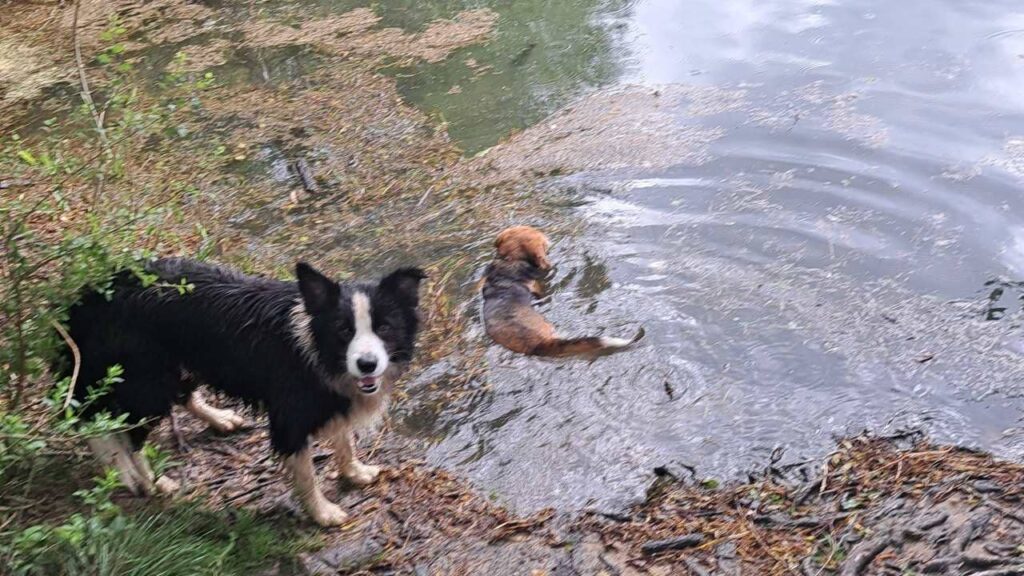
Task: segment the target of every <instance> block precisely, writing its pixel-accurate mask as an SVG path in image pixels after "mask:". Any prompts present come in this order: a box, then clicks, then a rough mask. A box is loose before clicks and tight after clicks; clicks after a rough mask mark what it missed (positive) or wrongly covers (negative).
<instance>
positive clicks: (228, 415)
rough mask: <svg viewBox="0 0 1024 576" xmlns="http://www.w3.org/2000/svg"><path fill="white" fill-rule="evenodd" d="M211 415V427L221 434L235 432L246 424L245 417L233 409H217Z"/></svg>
mask: <svg viewBox="0 0 1024 576" xmlns="http://www.w3.org/2000/svg"><path fill="white" fill-rule="evenodd" d="M211 416H212V417H211V418H210V420H209V423H210V427H211V428H213V429H214V430H216V431H217V432H220V433H221V434H227V433H229V432H234V431H235V430H238V429H239V428H241V427H242V425H243V424H245V419H244V418H242V417H241V416H239V415H238V414H235V413H234V412H233V411H231V410H223V409H221V410H217V411H216V412H215V413H214V414H212V415H211Z"/></svg>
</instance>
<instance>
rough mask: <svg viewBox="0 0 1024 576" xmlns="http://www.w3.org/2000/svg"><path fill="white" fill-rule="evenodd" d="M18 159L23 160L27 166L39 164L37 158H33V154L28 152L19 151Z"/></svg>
mask: <svg viewBox="0 0 1024 576" xmlns="http://www.w3.org/2000/svg"><path fill="white" fill-rule="evenodd" d="M18 158H21V159H22V160H23V161H24V162H25V164H28V165H29V166H35V165H36V164H38V163H39V161H38V160H36V157H35V156H33V155H32V153H31V152H29V151H28V150H19V151H18Z"/></svg>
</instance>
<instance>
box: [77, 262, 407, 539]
mask: <svg viewBox="0 0 1024 576" xmlns="http://www.w3.org/2000/svg"><path fill="white" fill-rule="evenodd" d="M147 271H148V272H149V273H152V274H154V275H155V276H156V277H157V278H158V280H157V282H155V283H153V284H151V285H149V286H148V287H147V286H143V284H142V282H140V281H139V280H138V278H137V277H136V276H135V275H134V274H132V273H128V272H125V273H122V274H120V275H119V276H118V277H117V278H116V279H115V282H114V286H113V290H112V294H108V295H104V294H100V293H89V294H86V295H85V296H84V297H83V299H82V301H81V302H80V303H78V304H76V305H75V306H74V307H73V308H72V309H71V311H70V318H69V327H70V335H71V337H72V339H73V340H74V341H75V343H76V344H77V346H78V347H79V350H80V352H81V366H80V375H79V379H78V386H77V387H76V390H75V395H76V397H77V398H78V399H79V400H80V401H84V400H85V398H86V397H87V396H88V391H87V388H88V387H89V386H91V385H93V384H94V383H96V382H99V381H100V380H102V379H103V378H104V376H105V375H106V374H107V368H108V367H109V366H111V365H114V364H120V365H121V366H122V368H123V369H124V373H123V379H122V381H120V382H116V383H114V384H113V385H112V386H111V388H110V389H109V391H108V392H106V393H105V394H104V395H103V396H101V397H100V398H99V399H97V400H95V401H93V402H92V403H90V404H88V405H87V407H86V413H85V416H86V417H89V416H92V415H95V414H96V413H98V412H101V411H108V412H110V413H112V414H114V415H118V414H127V416H128V422H130V423H131V424H134V425H135V426H134V427H132V428H130V429H129V430H128V431H127V432H125V433H120V434H115V435H111V436H106V437H100V438H93V439H91V440H90V442H89V444H90V446H91V447H92V449H93V451H94V452H95V453H96V455H97V457H98V458H99V459H100V460H101V461H102V462H104V463H105V464H106V465H108V466H113V467H114V468H116V469H117V471H118V473H119V476H120V479H121V481H122V483H123V484H124V485H125V486H126V487H127V488H129V489H130V490H132V491H133V492H135V493H136V494H140V493H141V494H153V493H154V492H157V491H163V492H166V491H173V490H175V489H176V486H175V485H174V483H173V481H170V480H169V479H167V478H161V479H159V480H158V479H156V478H154V477H153V472H152V470H151V469H150V467H149V464H148V463H147V462H146V460H145V458H144V456H143V454H142V452H141V451H140V449H141V447H142V444H143V442H144V441H145V438H146V436H147V434H148V433H149V431H150V430H151V429H152V427H153V426H155V425H156V424H157V422H158V421H159V420H160V419H161V418H162V417H165V416H167V415H168V414H169V413H170V410H171V407H172V405H173V404H175V403H183V404H185V405H186V407H187V408H188V409H189V410H190V411H191V412H192V413H193V414H195V415H196V416H197V417H199V418H200V419H202V420H204V421H205V422H207V423H209V424H210V425H211V426H212V427H213V428H215V429H218V430H221V431H230V430H233V429H235V428H236V427H237V426H239V425H240V424H241V422H242V421H241V418H239V417H238V416H237V415H236V414H234V413H233V412H231V411H230V410H222V409H217V408H214V407H212V406H209V405H208V404H206V402H204V401H203V398H202V397H201V396H200V395H199V393H198V391H197V390H196V387H197V386H198V385H199V384H200V383H201V384H206V385H207V386H209V387H211V388H213V389H216V390H219V391H221V392H223V393H225V394H227V395H229V396H232V397H235V398H240V399H242V400H244V401H245V402H246V403H248V404H250V405H254V406H259V407H262V408H263V409H265V410H266V412H267V414H268V416H269V424H270V444H271V447H272V449H273V450H274V451H275V452H276V453H278V454H279V455H281V456H282V457H283V458H284V461H285V464H286V467H287V468H288V469H289V471H290V473H291V479H292V485H293V488H294V491H295V494H296V496H297V497H298V499H299V500H300V501H301V503H302V505H303V507H304V508H305V510H306V511H307V512H308V514H309V515H310V516H311V517H312V518H313V520H314V521H316V522H317V523H318V524H320V525H323V526H331V525H337V524H340V523H342V522H344V521H345V520H346V518H347V515H346V514H345V513H344V512H343V511H342V510H341V508H340V507H339V506H337V505H336V504H334V503H332V502H330V501H328V500H327V498H325V497H324V495H323V493H322V492H321V491H320V489H319V487H318V486H317V482H316V478H315V476H314V469H313V461H312V459H311V456H310V439H311V437H314V436H320V437H326V438H328V439H330V440H331V441H332V443H333V447H334V461H335V463H336V465H337V467H338V471H339V473H340V474H341V475H342V476H343V477H345V478H346V479H348V480H349V481H351V482H353V483H355V484H359V485H363V484H368V483H370V482H373V481H374V479H375V478H376V477H377V475H378V473H379V472H380V469H379V468H378V467H377V466H369V465H366V464H363V463H362V462H360V461H359V459H358V458H357V457H356V456H355V453H354V446H353V443H352V430H353V428H356V427H363V426H367V425H370V424H371V423H372V422H373V421H374V420H375V419H376V418H377V417H378V416H379V415H380V414H381V413H382V412H383V410H384V409H385V406H386V403H387V399H388V396H389V394H390V392H391V389H392V385H393V383H394V381H395V379H396V378H397V377H398V375H399V374H400V373H401V372H402V370H403V369H404V368H405V367H406V366H407V364H408V363H409V361H410V360H411V358H412V354H413V348H414V345H415V338H416V332H417V329H418V325H419V316H418V312H417V308H418V305H419V296H418V289H419V284H420V281H421V280H422V279H423V278H425V275H424V273H423V272H422V271H421V270H419V269H418V268H402V269H399V270H396V271H395V272H393V273H391V274H390V275H388V276H386V277H384V279H382V280H380V281H379V282H375V283H374V282H360V283H351V284H349V283H345V284H339V283H337V282H335V281H333V280H331V279H330V278H328V277H326V276H324V275H323V274H321V273H320V272H318V271H316V270H315V269H313V267H311V266H309V265H308V264H305V263H301V262H300V263H298V264H297V265H296V267H295V274H296V277H297V278H298V281H297V282H283V281H278V280H272V279H267V278H260V277H254V276H247V275H244V274H241V273H239V272H236V271H234V270H231V269H228V268H223V267H219V266H213V265H209V264H203V263H200V262H196V261H193V260H188V259H181V258H171V259H162V260H156V261H154V262H152V263H150V264H149V265H148V266H147Z"/></svg>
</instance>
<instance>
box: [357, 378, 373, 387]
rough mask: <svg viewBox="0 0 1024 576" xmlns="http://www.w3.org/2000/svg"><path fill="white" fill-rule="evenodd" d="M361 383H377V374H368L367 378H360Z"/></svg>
mask: <svg viewBox="0 0 1024 576" xmlns="http://www.w3.org/2000/svg"><path fill="white" fill-rule="evenodd" d="M359 383H360V384H362V385H363V386H372V385H374V384H376V383H377V377H376V376H367V377H366V378H360V379H359Z"/></svg>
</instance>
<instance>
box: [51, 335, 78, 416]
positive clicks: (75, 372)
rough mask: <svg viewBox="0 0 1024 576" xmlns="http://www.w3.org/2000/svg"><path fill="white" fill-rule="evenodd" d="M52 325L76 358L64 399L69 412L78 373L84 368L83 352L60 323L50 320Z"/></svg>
mask: <svg viewBox="0 0 1024 576" xmlns="http://www.w3.org/2000/svg"><path fill="white" fill-rule="evenodd" d="M50 325H51V326H53V327H54V328H55V329H56V330H57V333H58V334H60V337H61V338H63V339H64V342H67V345H68V348H71V355H72V356H74V358H75V367H74V369H72V371H71V383H70V384H68V395H67V397H66V398H64V410H67V409H68V406H71V399H72V398H73V397H74V395H75V383H76V382H78V371H79V370H80V369H81V368H82V352H81V351H80V350H79V349H78V345H77V344H75V341H74V340H72V339H71V335H70V334H68V331H67V330H65V329H64V327H63V326H61V325H60V322H57V321H56V320H50Z"/></svg>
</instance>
